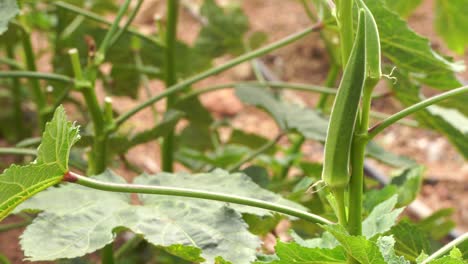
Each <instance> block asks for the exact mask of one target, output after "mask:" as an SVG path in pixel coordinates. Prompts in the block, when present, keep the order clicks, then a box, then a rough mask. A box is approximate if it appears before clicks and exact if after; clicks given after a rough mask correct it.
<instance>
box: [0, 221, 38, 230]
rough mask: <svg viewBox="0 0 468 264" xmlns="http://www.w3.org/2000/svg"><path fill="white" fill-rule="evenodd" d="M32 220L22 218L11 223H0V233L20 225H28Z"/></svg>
mask: <svg viewBox="0 0 468 264" xmlns="http://www.w3.org/2000/svg"><path fill="white" fill-rule="evenodd" d="M31 222H32V220H31V219H27V220H24V221H22V222H19V223H13V224H6V225H0V233H3V232H7V231H10V230H12V229H17V228H21V227H25V226H27V225H29V224H30V223H31Z"/></svg>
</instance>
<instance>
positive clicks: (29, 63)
mask: <svg viewBox="0 0 468 264" xmlns="http://www.w3.org/2000/svg"><path fill="white" fill-rule="evenodd" d="M22 43H23V50H24V56H25V59H26V68H27V69H28V70H29V71H32V72H35V71H37V67H36V56H35V55H34V50H33V47H32V44H31V37H30V32H28V31H27V30H26V29H24V28H23V36H22ZM29 83H30V84H31V88H32V93H33V95H34V100H35V103H36V107H37V112H38V122H39V127H40V129H41V131H42V130H44V128H45V123H46V122H47V116H48V111H47V103H46V97H45V95H44V93H43V92H42V89H41V84H40V83H39V80H38V79H33V78H31V79H29Z"/></svg>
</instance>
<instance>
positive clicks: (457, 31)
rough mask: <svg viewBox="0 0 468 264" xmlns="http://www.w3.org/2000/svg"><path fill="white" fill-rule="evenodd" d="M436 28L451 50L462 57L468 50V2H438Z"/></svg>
mask: <svg viewBox="0 0 468 264" xmlns="http://www.w3.org/2000/svg"><path fill="white" fill-rule="evenodd" d="M435 11H436V19H435V28H436V30H437V33H439V35H440V36H441V37H442V39H443V40H444V41H445V43H446V44H447V46H448V47H449V49H451V50H453V51H455V52H456V53H458V54H460V55H462V54H463V53H464V52H465V50H466V48H468V35H467V34H466V33H467V32H466V26H467V25H468V16H467V15H466V14H467V12H468V3H467V2H466V0H450V1H446V0H437V1H436V6H435Z"/></svg>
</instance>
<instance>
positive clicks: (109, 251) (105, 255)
mask: <svg viewBox="0 0 468 264" xmlns="http://www.w3.org/2000/svg"><path fill="white" fill-rule="evenodd" d="M113 247H114V243H110V244H108V245H106V246H105V247H104V248H103V249H101V263H102V264H113V263H114V248H113Z"/></svg>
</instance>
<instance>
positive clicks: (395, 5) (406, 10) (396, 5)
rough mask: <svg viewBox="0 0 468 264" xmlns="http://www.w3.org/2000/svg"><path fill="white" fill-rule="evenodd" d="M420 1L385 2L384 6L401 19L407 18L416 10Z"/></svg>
mask: <svg viewBox="0 0 468 264" xmlns="http://www.w3.org/2000/svg"><path fill="white" fill-rule="evenodd" d="M421 2H422V0H385V5H387V7H388V8H389V9H390V10H392V11H393V12H395V13H397V14H399V15H400V16H401V17H404V18H406V17H408V16H409V15H410V14H411V13H412V12H413V11H414V9H416V8H417V7H418V6H419V5H420V4H421Z"/></svg>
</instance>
